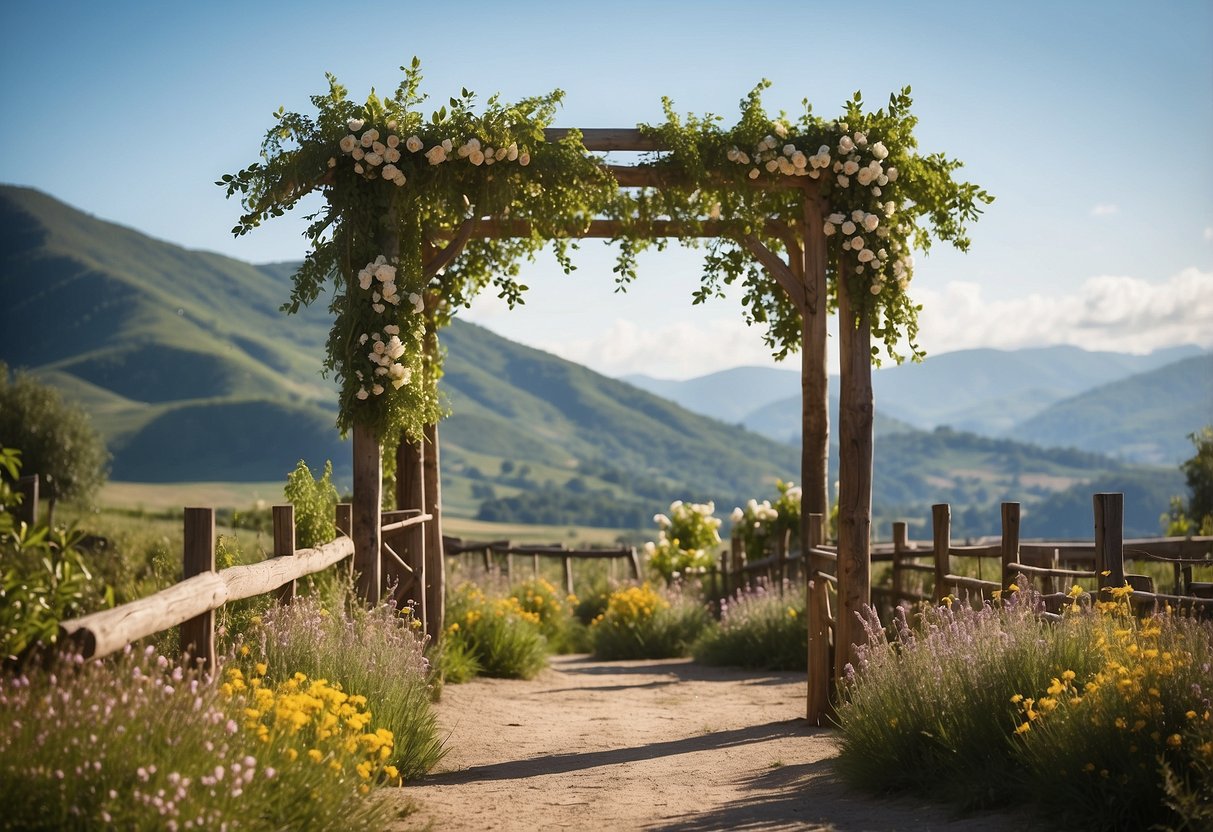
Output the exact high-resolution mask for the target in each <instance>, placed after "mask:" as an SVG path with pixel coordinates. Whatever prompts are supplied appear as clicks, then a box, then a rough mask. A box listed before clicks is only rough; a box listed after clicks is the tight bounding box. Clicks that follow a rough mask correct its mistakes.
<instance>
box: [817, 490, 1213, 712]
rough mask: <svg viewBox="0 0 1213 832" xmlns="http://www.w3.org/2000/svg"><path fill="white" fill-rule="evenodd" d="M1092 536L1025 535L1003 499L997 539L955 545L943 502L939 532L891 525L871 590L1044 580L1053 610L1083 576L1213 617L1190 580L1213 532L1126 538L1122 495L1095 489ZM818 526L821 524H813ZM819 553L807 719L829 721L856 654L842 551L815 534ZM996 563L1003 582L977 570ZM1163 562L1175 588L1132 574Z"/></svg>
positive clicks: (1151, 603)
mask: <svg viewBox="0 0 1213 832" xmlns="http://www.w3.org/2000/svg"><path fill="white" fill-rule="evenodd" d="M1092 508H1093V515H1094V531H1095V535H1094V540H1093V541H1091V542H1085V541H1060V542H1048V541H1034V542H1031V543H1024V542H1021V541H1020V526H1019V520H1020V505H1019V503H1003V504H1002V534H1001V536H1000V537H999V539H998V541H997V542H996V543H990V544H985V545H976V546H954V545H952V541H951V509H950V507H949V506H948V505H946V504H940V505H936V506H933V507H932V512H931V519H932V539H931V540H930V541H923V542H913V541H909V540H907V537H906V524H905V523H894V524H893V541H892V543H891V544H886V545H883V546H874V547H873V551H872V560H873V561H874V562H875V561H878V560H891V561H892V586H890V587H872V595H873V598H874V599H877V598H883V599H885V600H887V601H889V602H891V605H896V604H898V603H901V602H902V601H927V602H933V603H938V602H940V601H941V600H942V599H943V598H944V597H945V596H948V595H951V594H952V593H953V592H958V593H960V594H962V595H964V596H967V597H968V598H970V599H984V598H987V597H990V596H991V595H992V593H993V592H995V591H1005V590H1006V589H1008V588H1009V587H1010V586H1011V584H1012V583H1013V582H1014V581H1017V580H1029V581H1032V582H1035V583H1038V584H1040V587H1041V591H1042V598H1043V600H1044V601H1045V603H1046V606H1047V610H1048V611H1046V612H1045V613H1044V614H1045V615H1047V616H1050V617H1056V611H1057V610H1058V609H1059V608H1060V606H1061V605H1062V604H1063V603H1065V602H1068V601H1069V600H1070V598H1069V596H1068V595H1067V593H1066V592H1065V591H1064V589H1065V587H1066V586H1070V585H1073V584H1074V583H1075V582H1076V581H1086V582H1088V583H1094V589H1095V592H1096V594H1099V593H1103V592H1104V591H1106V590H1108V589H1110V588H1113V587H1121V586H1124V585H1125V584H1126V583H1127V584H1128V585H1129V586H1131V587H1133V592H1132V594H1131V595H1130V596H1129V600H1130V603H1132V604H1133V606H1134V607H1137V608H1155V607H1157V606H1159V605H1162V604H1167V605H1170V606H1171V607H1173V608H1179V609H1186V610H1189V611H1192V612H1194V613H1195V614H1200V615H1210V614H1213V582H1202V581H1194V580H1193V567H1194V566H1213V537H1190V538H1175V537H1171V538H1149V539H1130V540H1125V539H1124V537H1123V518H1124V495H1122V494H1115V493H1113V494H1096V495H1094V497H1093V498H1092ZM814 522H815V523H819V522H820V521H814ZM809 557H810V558H811V559H812V563H811V564H810V568H809V569H808V570H807V572H806V574H807V577H808V584H807V592H808V627H809V657H808V661H809V674H808V675H809V695H808V718H809V720H810V721H811V722H813V723H815V724H819V725H820V724H823V723H824V720H825V718H826V717H827V715H828V714H829V713H830V708H831V704H830V702H831V700H830V693H831V690H830V689H831V684H832V683H833V682H834V681H836V680H837V679H838V678H840V677H841V675H842V671H843V668H844V667H845V665H846V663H847V661H848V660H849V656H848V655H847V651H842V650H837V649H836V648H835V644H834V633H835V626H836V625H837V623H838V622H837V618H836V614H835V610H836V609H837V602H836V599H837V590H838V578H837V574H836V569H834V566H835V565H836V562H837V555H836V554H835V553H834V552H833V551H832V550H830V549H828V548H826V547H822V546H820V545H818V544H817V542H816V540H814V539H813V538H810V547H809ZM953 558H975V559H976V560H977V563H978V564H979V567H978V569H979V575H978V577H973V576H970V575H959V574H956V573H955V572H954V571H953V570H952V559H953ZM987 560H989V561H994V563H993V564H992V565H991V572H992V573H993V575H995V576H997V577H996V579H985V578H984V577H982V576H981V575H980V569H981V567H980V564H982V563H983V562H985V561H987ZM1144 562H1153V563H1163V564H1167V565H1169V566H1170V567H1171V570H1172V576H1173V586H1172V587H1171V589H1172V591H1171V592H1169V593H1168V592H1160V591H1156V587H1155V586H1154V582H1153V579H1152V578H1151V577H1150V576H1147V575H1144V574H1135V573H1133V572H1130V571H1129V566H1131V565H1132V564H1134V563H1144ZM914 574H920V575H922V576H923V579H924V581H925V580H926V576H928V575H929V576H930V581H931V591H930V592H929V593H927V592H924V591H915V590H911V589H909V588H908V587H907V586H906V584H907V578H908V577H909V576H911V575H914Z"/></svg>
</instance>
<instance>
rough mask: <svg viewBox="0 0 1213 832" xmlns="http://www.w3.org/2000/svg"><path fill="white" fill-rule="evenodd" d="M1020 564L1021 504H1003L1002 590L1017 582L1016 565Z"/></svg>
mask: <svg viewBox="0 0 1213 832" xmlns="http://www.w3.org/2000/svg"><path fill="white" fill-rule="evenodd" d="M1016 563H1019V503H1003V504H1002V588H1003V589H1008V588H1009V587H1010V586H1011V582H1012V581H1014V580H1015V575H1013V574H1012V572H1014V570H1015V567H1014V564H1016Z"/></svg>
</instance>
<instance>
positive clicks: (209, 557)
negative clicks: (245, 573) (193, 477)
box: [178, 508, 215, 672]
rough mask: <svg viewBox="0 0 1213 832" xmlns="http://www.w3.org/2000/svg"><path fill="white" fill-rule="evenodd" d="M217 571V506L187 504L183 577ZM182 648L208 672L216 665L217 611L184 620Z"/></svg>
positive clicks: (180, 632)
mask: <svg viewBox="0 0 1213 832" xmlns="http://www.w3.org/2000/svg"><path fill="white" fill-rule="evenodd" d="M214 571H215V510H214V509H213V508H186V510H185V550H184V562H183V564H182V570H181V572H182V578H183V579H189V578H192V577H194V576H195V575H201V574H202V573H204V572H214ZM178 634H179V636H180V642H181V651H182V652H183V653H185V654H186V655H187V656H189V657H191V658H192V660H193V661H196V662H197V663H198V665H199V669H200V670H202V671H206V672H209V671H211V670H214V668H215V612H214V610H210V611H208V612H204V613H202V615H199V616H195V617H194V618H191V619H190V620H189V621H186V622H183V623H182V624H181V626H180V628H179V629H178Z"/></svg>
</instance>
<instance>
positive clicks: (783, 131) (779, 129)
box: [775, 121, 788, 139]
mask: <svg viewBox="0 0 1213 832" xmlns="http://www.w3.org/2000/svg"><path fill="white" fill-rule="evenodd" d="M787 134H788V126H787V125H786V124H784V123H783V122H782V121H777V122H775V135H776V136H778V137H779V138H781V139H782V138H783V137H785V136H786V135H787Z"/></svg>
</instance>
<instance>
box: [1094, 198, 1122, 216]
mask: <svg viewBox="0 0 1213 832" xmlns="http://www.w3.org/2000/svg"><path fill="white" fill-rule="evenodd" d="M1119 210H1120V208H1119V207H1118V206H1117V205H1116V204H1115V203H1113V202H1100V203H1097V204H1096V205H1095V206H1094V207H1093V208H1091V216H1093V217H1106V216H1110V215H1111V214H1115V213H1116V212H1117V211H1119Z"/></svg>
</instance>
